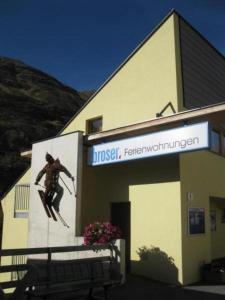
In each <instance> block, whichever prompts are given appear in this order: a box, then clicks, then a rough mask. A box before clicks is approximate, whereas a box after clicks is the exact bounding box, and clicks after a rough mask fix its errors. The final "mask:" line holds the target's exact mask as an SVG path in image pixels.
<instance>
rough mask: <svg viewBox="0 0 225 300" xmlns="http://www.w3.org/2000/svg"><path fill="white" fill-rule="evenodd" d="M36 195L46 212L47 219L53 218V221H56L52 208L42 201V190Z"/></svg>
mask: <svg viewBox="0 0 225 300" xmlns="http://www.w3.org/2000/svg"><path fill="white" fill-rule="evenodd" d="M38 193H39V195H40V198H41V202H42V204H43V206H44V209H45V212H46V214H47V216H48V217H49V218H53V220H54V221H57V218H56V216H55V214H54V211H53V209H52V206H51V205H50V204H48V203H46V202H45V200H44V192H43V191H42V190H38Z"/></svg>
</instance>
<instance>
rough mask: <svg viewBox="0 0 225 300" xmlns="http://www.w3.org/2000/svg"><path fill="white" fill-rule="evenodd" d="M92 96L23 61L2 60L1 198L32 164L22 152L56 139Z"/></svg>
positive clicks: (0, 108)
mask: <svg viewBox="0 0 225 300" xmlns="http://www.w3.org/2000/svg"><path fill="white" fill-rule="evenodd" d="M89 95H90V93H80V94H79V93H78V92H77V91H76V90H74V89H72V88H70V87H68V86H65V85H63V84H62V83H60V82H59V81H58V80H56V79H55V78H53V77H51V76H49V75H47V74H45V73H43V72H41V71H39V70H37V69H34V68H32V67H30V66H28V65H26V64H24V63H22V62H20V61H16V60H13V59H9V58H5V57H0V195H3V193H4V192H5V191H6V190H7V189H8V188H9V187H10V186H11V185H12V184H13V183H14V182H15V180H16V179H17V177H18V176H20V175H21V174H22V173H23V172H24V170H25V169H26V168H27V166H28V164H29V162H26V161H25V160H24V159H22V158H21V157H20V152H21V151H22V150H25V149H29V148H31V144H32V142H34V141H37V140H40V139H44V138H47V137H50V136H54V135H56V134H57V132H59V130H60V129H61V128H62V127H63V126H64V125H65V124H66V123H67V122H68V121H69V119H70V118H71V117H72V116H73V115H74V114H75V112H76V111H77V110H78V109H79V108H80V107H81V106H82V105H83V104H84V103H85V101H86V98H87V97H88V96H89Z"/></svg>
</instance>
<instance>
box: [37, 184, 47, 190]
mask: <svg viewBox="0 0 225 300" xmlns="http://www.w3.org/2000/svg"><path fill="white" fill-rule="evenodd" d="M37 185H39V186H40V187H42V188H43V189H45V187H44V186H43V185H41V184H40V183H38V184H37Z"/></svg>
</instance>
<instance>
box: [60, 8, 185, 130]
mask: <svg viewBox="0 0 225 300" xmlns="http://www.w3.org/2000/svg"><path fill="white" fill-rule="evenodd" d="M173 14H177V15H178V16H180V15H179V14H178V13H177V11H176V10H175V9H172V10H171V11H170V12H169V13H168V14H167V15H166V16H165V17H164V18H163V19H162V20H161V22H160V23H158V25H156V26H155V27H154V28H153V30H152V31H151V32H150V33H149V34H148V35H147V36H146V37H145V38H144V40H143V41H142V42H140V43H139V44H138V46H137V47H136V48H135V49H134V50H133V51H132V52H131V53H130V54H129V55H128V57H127V58H126V59H125V60H124V61H123V62H122V63H121V64H120V65H119V66H118V67H117V68H116V70H115V71H114V72H113V73H112V74H111V75H110V76H109V77H108V78H107V79H106V81H104V82H103V84H102V85H100V87H99V88H98V89H97V91H96V92H95V93H94V94H93V95H92V96H91V97H90V98H89V99H88V101H86V103H85V104H84V105H83V106H82V107H81V108H80V109H79V110H78V111H77V112H76V113H75V115H74V116H73V117H72V118H71V119H70V120H69V121H68V122H67V123H66V125H65V126H64V127H63V128H62V129H61V130H60V131H59V133H58V134H57V135H61V134H62V133H63V131H64V130H65V129H66V128H67V127H68V126H69V125H70V124H71V123H72V122H73V120H74V119H75V118H76V117H77V116H78V115H79V113H80V112H81V111H82V110H83V109H84V108H85V107H86V106H87V105H88V104H89V103H90V102H91V101H92V100H93V99H94V98H95V96H97V94H98V93H99V92H100V91H101V90H102V89H103V88H104V86H105V85H106V84H107V83H108V82H109V81H110V80H111V79H112V78H113V77H114V76H115V75H116V74H117V73H118V72H119V71H120V70H121V69H122V68H123V67H124V66H125V65H126V63H127V62H128V61H129V60H130V59H131V58H132V57H133V56H134V55H135V54H136V53H137V52H138V50H139V49H140V48H141V47H142V46H143V45H144V44H145V43H146V42H147V41H148V40H149V39H150V38H151V37H152V36H153V34H154V33H155V32H156V31H157V30H158V29H159V28H160V27H161V26H162V25H163V24H164V23H165V22H166V21H167V20H168V19H169V18H170V17H171V16H172V15H173Z"/></svg>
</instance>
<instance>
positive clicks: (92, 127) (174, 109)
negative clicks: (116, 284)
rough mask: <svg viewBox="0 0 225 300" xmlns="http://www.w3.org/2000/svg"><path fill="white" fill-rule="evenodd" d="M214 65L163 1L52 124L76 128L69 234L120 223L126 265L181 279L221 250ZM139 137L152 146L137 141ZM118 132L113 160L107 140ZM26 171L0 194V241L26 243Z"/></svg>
mask: <svg viewBox="0 0 225 300" xmlns="http://www.w3.org/2000/svg"><path fill="white" fill-rule="evenodd" d="M224 74H225V60H224V57H223V56H222V55H221V54H220V53H219V52H218V51H217V50H216V49H215V48H214V47H213V46H212V45H211V44H210V43H209V42H208V41H206V40H205V39H204V37H202V36H201V35H200V34H199V33H198V32H197V31H196V30H195V29H193V28H192V26H191V25H189V24H188V23H187V22H186V21H185V20H184V19H183V18H182V17H181V16H180V15H179V14H178V13H176V12H175V11H172V12H171V13H170V14H169V15H168V16H167V17H166V18H165V19H164V20H163V21H162V23H161V24H159V25H158V26H157V27H156V28H155V29H154V30H153V31H152V33H150V35H149V36H148V37H147V38H146V39H145V40H144V41H143V42H142V43H141V44H140V45H139V46H138V47H137V48H136V49H135V50H134V52H133V53H131V55H130V56H129V57H128V58H127V59H126V61H125V62H124V63H123V64H122V65H121V66H120V67H119V68H118V69H117V70H116V71H115V72H114V73H113V74H112V75H111V77H110V78H109V79H108V80H107V81H106V82H105V83H104V84H103V85H102V86H101V87H100V88H99V90H98V91H97V92H96V93H95V94H94V95H93V96H92V98H91V99H90V100H89V101H88V102H87V103H86V105H85V106H84V107H83V108H82V109H81V110H80V111H79V112H78V113H77V114H76V115H75V116H74V117H73V119H72V120H71V121H70V122H69V123H68V124H67V125H66V126H65V128H64V129H63V131H62V132H61V133H60V134H61V135H64V134H69V133H71V132H74V131H82V132H83V135H84V142H83V149H84V150H83V170H82V186H81V187H80V188H81V189H82V193H81V204H80V205H81V207H80V214H81V216H80V219H79V222H80V227H81V232H80V233H79V232H77V235H79V234H81V233H82V229H83V228H84V226H85V225H86V224H88V223H91V222H94V221H112V222H113V223H115V224H117V225H119V226H120V227H122V229H123V233H124V237H125V238H126V245H127V253H126V255H127V263H128V270H129V271H130V272H131V273H135V274H141V275H144V276H148V277H150V278H154V279H157V280H160V281H165V282H173V283H177V284H190V283H193V282H196V281H198V280H199V279H200V267H201V266H202V265H203V264H204V263H205V262H210V261H211V260H213V259H216V258H221V257H225V243H224V242H223V240H224V236H225V219H224V218H225V216H224V213H225V184H224V182H225V159H224V155H225V150H224V145H225V143H224V141H225V136H224V134H225V122H224V120H225V104H223V103H222V102H223V101H224V99H223V98H224V95H225V82H224ZM164 108H165V110H164ZM191 126H192V129H193V130H192V129H190V128H191ZM198 126H200V127H201V130H202V131H201V133H203V135H204V134H206V135H205V139H206V140H204V142H205V144H204V143H203V144H201V146H199V147H197V145H196V144H198V143H199V144H200V142H199V141H200V138H202V135H201V134H200V135H199V136H198V137H195V134H196V132H197V130H198V129H197V128H198ZM186 132H188V134H193V135H191V136H192V137H191V138H189V135H188V134H187V137H185V136H186ZM183 135H184V138H183V139H182V136H183ZM162 136H163V138H165V139H166V138H167V139H171V140H170V141H168V140H167V141H166V142H165V140H164V142H161V138H162ZM176 136H177V140H174V139H175V137H176ZM146 138H147V139H148V138H149V139H151V140H152V141H153V144H152V146H151V147H152V150H146V149H147V148H146V147H147V146H142V148H141V147H139V146H137V145H138V143H139V142H140V141H142V140H143V143H145V139H146ZM180 138H181V139H180ZM154 141H155V142H154ZM172 141H173V142H172ZM126 142H128V143H130V144H132V143H133V145H134V147H133V148H129V147H128V146H127V147H128V148H126V149H127V150H125V152H126V155H127V156H126V157H127V158H126V159H124V160H123V162H120V163H118V160H117V159H116V152H113V151H114V150H109V145H121V143H126ZM108 143H110V144H108ZM113 143H115V144H113ZM171 143H173V144H171ZM104 145H106V148H105V149H106V150H101V149H103V148H101V147H104ZM94 147H96V148H94ZM98 147H100V148H98ZM107 147H108V148H107ZM118 147H119V146H118ZM143 147H144V148H143ZM173 148H174V149H173ZM95 149H100V150H95ZM110 149H111V148H110ZM140 149H142V150H140ZM143 149H144V150H143ZM107 150H108V151H110V152H104V151H107ZM148 151H149V154H148V153H147V152H148ZM160 151H161V152H160ZM144 152H145V153H144ZM98 153H99V154H98ZM27 154H28V155H29V153H26V154H24V155H27ZM107 155H111V158H112V160H114V161H112V160H111V161H110V158H109V156H107ZM132 157H134V158H133V159H132ZM137 158H142V159H137ZM120 159H121V158H120ZM109 162H110V163H109ZM30 176H31V175H30V170H28V171H27V172H26V173H25V174H24V176H22V177H21V178H20V179H19V180H18V182H17V183H16V185H15V186H13V187H12V189H11V190H10V191H9V192H8V193H7V194H6V195H5V196H4V198H3V199H2V206H3V211H4V226H3V238H2V247H3V248H4V249H7V248H20V247H21V248H22V247H27V239H28V231H29V226H28V218H27V214H28V202H26V201H24V202H23V205H22V204H20V205H19V204H18V203H19V202H20V195H21V194H19V193H20V189H21V188H23V187H25V189H24V188H23V193H25V194H26V193H29V191H28V190H29V185H30V184H33V183H32V182H31V179H30V178H31V177H30ZM26 195H27V194H26ZM26 195H25V196H24V197H27V196H26ZM28 198H29V197H28ZM9 260H10V258H9ZM5 262H6V261H4V260H3V263H5Z"/></svg>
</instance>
